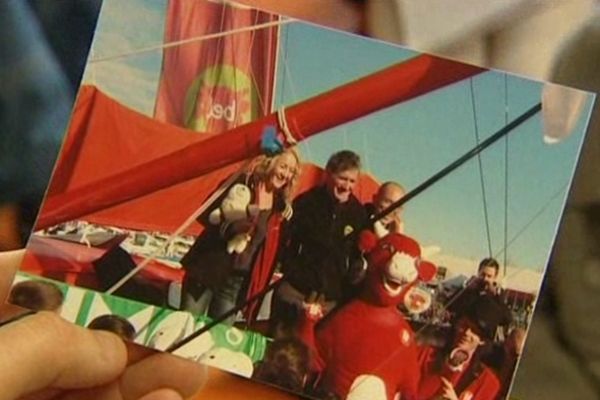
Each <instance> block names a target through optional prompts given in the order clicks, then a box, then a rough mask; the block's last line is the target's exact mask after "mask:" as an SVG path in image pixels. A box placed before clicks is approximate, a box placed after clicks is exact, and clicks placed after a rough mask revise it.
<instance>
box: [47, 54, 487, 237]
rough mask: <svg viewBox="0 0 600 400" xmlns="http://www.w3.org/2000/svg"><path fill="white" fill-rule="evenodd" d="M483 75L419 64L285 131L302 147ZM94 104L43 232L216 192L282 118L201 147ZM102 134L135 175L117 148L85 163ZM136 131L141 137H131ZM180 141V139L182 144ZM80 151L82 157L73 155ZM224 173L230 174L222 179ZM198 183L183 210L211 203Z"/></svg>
mask: <svg viewBox="0 0 600 400" xmlns="http://www.w3.org/2000/svg"><path fill="white" fill-rule="evenodd" d="M483 71H484V70H483V69H481V68H478V67H473V66H469V65H465V64H461V63H456V62H452V61H448V60H444V59H440V58H437V57H432V56H425V55H423V56H419V57H415V58H413V59H411V60H409V61H407V62H404V63H401V64H397V65H393V66H391V67H389V68H386V69H384V70H382V71H379V72H377V73H375V74H372V75H369V76H367V77H364V78H361V79H359V80H357V81H354V82H350V83H348V84H346V85H343V86H341V87H338V88H336V89H333V90H331V91H329V92H326V93H323V94H321V95H319V96H316V97H314V98H311V99H308V100H305V101H303V102H301V103H298V104H296V105H294V106H291V107H289V108H288V109H287V110H286V115H287V123H288V125H289V127H290V129H291V131H292V132H293V133H294V135H295V136H296V137H297V138H298V139H300V140H302V139H305V138H307V137H310V136H311V135H314V134H317V133H320V132H322V131H324V130H326V129H328V128H331V127H334V126H337V125H339V124H341V123H344V122H348V121H351V120H353V119H356V118H359V117H361V116H364V115H367V114H369V113H371V112H374V111H377V110H380V109H383V108H385V107H388V106H391V105H394V104H397V103H400V102H402V101H406V100H410V99H412V98H414V97H417V96H419V95H422V94H425V93H428V92H431V91H432V90H435V89H438V88H441V87H443V86H446V85H448V84H451V83H454V82H456V81H458V80H461V79H464V78H467V77H470V76H472V75H474V74H477V73H480V72H483ZM82 96H84V94H82ZM92 96H93V99H91V100H89V101H88V100H87V99H82V98H80V101H79V102H78V108H80V107H81V108H86V107H85V106H86V105H87V107H91V110H89V109H88V110H87V111H86V112H83V110H77V111H76V115H75V116H74V118H75V119H77V118H82V120H76V121H74V123H73V124H72V125H71V129H70V132H69V136H71V135H73V137H70V138H68V141H67V145H66V150H67V151H66V153H65V156H64V157H63V158H64V159H61V164H60V165H59V168H61V170H58V171H57V173H56V176H57V179H58V183H57V184H56V186H54V184H53V188H52V189H51V192H50V195H49V196H48V199H47V201H46V203H45V205H44V207H43V209H42V212H41V215H40V219H39V220H38V229H39V228H43V227H48V226H52V225H54V224H57V223H59V222H63V221H67V220H72V219H77V218H81V217H83V216H87V215H89V214H93V213H98V212H99V211H100V210H104V209H107V208H110V207H114V206H116V205H118V204H121V203H126V202H129V201H130V200H133V199H136V198H140V197H144V196H147V195H148V194H150V193H153V192H156V191H160V190H161V189H166V188H170V187H172V186H174V185H192V181H190V180H192V179H194V178H197V177H199V176H203V175H204V179H203V180H202V182H204V184H206V183H207V182H210V184H208V186H207V187H208V188H210V189H214V186H215V183H216V182H218V181H220V179H221V177H222V176H224V175H227V174H228V173H230V172H231V171H233V170H235V168H236V166H235V164H236V163H239V162H241V161H243V160H245V159H248V158H250V157H254V156H257V155H259V154H260V153H261V151H262V150H261V145H260V144H261V137H262V135H263V133H264V130H265V128H267V127H269V126H278V122H277V115H276V114H271V115H269V116H267V117H265V118H262V119H260V120H257V121H254V122H252V123H249V124H246V125H243V126H240V127H238V128H235V129H233V130H231V131H228V132H225V133H222V134H219V135H213V136H210V137H207V138H205V139H204V140H202V139H203V138H198V137H197V136H193V135H191V134H190V133H189V132H188V131H185V130H183V129H181V128H177V127H174V126H170V125H167V124H160V123H158V122H156V121H153V120H152V119H150V118H147V117H144V118H141V119H137V118H135V117H134V116H133V114H135V113H134V112H133V111H131V110H127V109H124V108H122V107H121V108H122V109H119V110H114V108H118V107H117V105H116V104H117V103H116V102H112V103H110V104H109V103H106V104H98V105H97V106H96V104H95V103H96V102H97V99H98V98H100V97H102V95H98V94H97V92H96V94H92ZM111 108H113V109H111ZM320 110H327V112H326V113H324V112H321V111H320ZM111 112H112V114H111ZM116 115H119V117H117V116H116ZM86 116H87V118H86ZM94 116H98V118H93V117H94ZM128 121H135V123H129V122H128ZM77 129H79V130H77ZM98 130H103V131H104V132H105V133H106V134H109V133H110V135H111V136H112V135H114V136H112V137H114V138H117V139H116V140H117V141H119V142H120V145H119V146H117V148H118V149H128V154H130V155H131V154H135V160H134V163H130V164H128V165H129V166H130V168H128V169H127V168H124V167H123V168H122V167H121V166H120V165H119V164H118V162H117V160H118V158H119V157H122V156H124V155H125V153H119V150H113V149H112V147H111V148H106V149H105V150H104V151H103V152H98V154H100V159H95V160H93V159H90V160H83V158H86V157H87V156H85V155H84V154H82V153H83V150H84V148H85V149H87V151H92V152H97V150H96V149H95V146H97V144H94V143H93V141H94V140H96V139H93V138H89V137H88V132H90V131H94V132H97V131H98ZM136 130H142V131H143V132H144V133H143V134H142V132H139V135H138V134H137V133H132V132H134V131H136ZM160 134H162V136H161V137H160V138H159V135H160ZM144 135H145V136H144ZM95 136H98V135H95ZM176 136H181V139H179V138H176ZM140 137H141V138H142V139H141V141H140V139H139V138H140ZM184 137H185V138H184ZM121 142H122V143H121ZM184 142H185V144H184ZM84 143H85V146H84V145H83V144H84ZM90 148H92V149H93V150H89V149H90ZM76 149H79V150H80V151H79V152H77V151H74V150H76ZM146 152H147V154H146ZM74 159H77V161H73V160H74ZM73 162H76V163H78V164H79V163H85V164H86V165H87V168H85V169H84V171H86V172H85V173H86V174H87V175H86V176H87V178H86V179H84V178H82V177H78V176H76V175H74V174H69V173H68V172H66V170H63V169H62V165H68V164H70V163H73ZM132 165H133V166H132ZM221 168H225V169H226V171H219V169H221ZM109 171H110V173H108V172H109ZM71 175H72V176H71ZM211 179H212V180H211ZM199 182H200V181H196V182H195V184H194V185H198V186H196V187H197V188H198V192H197V193H198V196H195V197H194V198H192V199H190V198H186V199H181V200H182V201H181V203H180V204H184V201H185V200H188V202H185V204H186V205H187V204H189V201H191V203H193V202H194V201H197V200H200V199H201V198H202V197H201V194H202V193H204V195H205V196H206V193H210V192H211V191H212V190H206V189H207V187H202V185H201V184H199ZM198 203H199V201H198ZM198 203H197V204H198ZM117 207H118V206H117ZM171 211H172V210H162V211H161V212H162V213H170V212H171ZM100 213H101V212H100ZM148 228H150V227H147V228H146V229H148Z"/></svg>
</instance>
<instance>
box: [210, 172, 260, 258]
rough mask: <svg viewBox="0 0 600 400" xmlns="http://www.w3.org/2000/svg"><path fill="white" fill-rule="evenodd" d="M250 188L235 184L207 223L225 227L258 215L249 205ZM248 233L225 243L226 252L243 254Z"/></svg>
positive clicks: (253, 206) (247, 240) (239, 234)
mask: <svg viewBox="0 0 600 400" xmlns="http://www.w3.org/2000/svg"><path fill="white" fill-rule="evenodd" d="M250 199H251V195H250V188H249V187H248V186H246V185H243V184H241V183H236V184H235V185H233V186H232V187H231V189H229V192H227V196H225V198H224V199H223V202H222V203H221V206H220V207H219V208H217V209H215V210H213V211H212V212H211V213H210V214H209V216H208V221H209V222H210V223H211V224H213V225H219V224H223V226H224V227H227V226H228V225H229V224H231V223H232V222H236V221H241V220H244V219H248V218H249V217H253V216H256V215H257V214H258V206H256V205H251V204H250ZM250 239H251V237H250V235H249V234H248V233H238V234H236V235H235V236H234V237H233V238H231V239H230V240H229V242H228V243H227V252H228V253H229V254H231V253H233V252H235V253H237V254H239V253H241V252H243V251H244V250H245V249H246V246H247V245H248V242H250Z"/></svg>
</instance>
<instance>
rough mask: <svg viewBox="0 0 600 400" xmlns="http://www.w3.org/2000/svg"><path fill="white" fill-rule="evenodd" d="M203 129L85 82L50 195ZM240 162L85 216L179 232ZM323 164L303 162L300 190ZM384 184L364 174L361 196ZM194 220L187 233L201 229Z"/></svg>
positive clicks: (142, 159) (190, 139)
mask: <svg viewBox="0 0 600 400" xmlns="http://www.w3.org/2000/svg"><path fill="white" fill-rule="evenodd" d="M205 138H206V137H205V134H197V133H194V132H190V131H188V130H185V129H180V128H177V127H174V126H172V125H167V124H163V123H160V122H157V121H155V120H153V119H151V118H148V117H146V116H144V115H142V114H139V113H137V112H135V111H132V110H130V109H128V108H126V107H125V106H123V105H121V104H119V103H118V102H116V101H115V100H113V99H111V98H110V97H108V96H106V95H105V94H103V93H102V92H101V91H99V90H98V89H96V88H94V87H91V86H84V87H83V88H82V90H81V92H80V95H79V97H78V99H77V104H76V107H75V111H74V113H73V118H72V122H71V126H70V129H69V134H68V135H67V139H66V142H65V144H64V146H63V153H62V154H61V158H60V160H59V164H58V166H57V168H56V171H55V173H54V176H53V179H52V183H51V186H50V189H49V196H56V195H58V194H60V193H65V192H67V193H68V192H69V191H71V190H74V189H77V188H78V187H82V186H85V185H86V184H89V183H90V182H95V181H97V180H99V179H102V178H104V177H110V176H112V175H114V174H117V173H120V172H123V171H128V170H129V169H130V168H132V167H135V166H137V165H140V164H144V163H147V162H152V160H153V159H155V158H159V157H161V156H162V155H164V154H168V153H170V152H172V151H174V150H178V149H181V148H184V147H186V146H188V145H190V144H192V143H196V142H199V141H202V140H205ZM238 168H240V164H239V163H237V164H233V165H231V166H228V167H226V168H222V169H219V170H217V171H214V172H212V173H210V174H208V175H205V176H202V177H199V178H195V179H191V180H189V181H186V182H183V183H180V184H177V185H174V186H171V187H168V188H166V189H163V190H160V191H157V192H154V193H151V194H149V195H146V196H142V197H139V198H137V199H134V200H131V201H128V202H125V203H122V204H119V205H117V206H114V207H110V208H107V209H104V210H101V211H98V212H95V213H91V214H88V215H84V216H82V217H81V219H84V220H86V221H89V222H92V223H95V224H99V225H106V226H115V227H120V228H127V229H132V230H143V231H158V232H166V233H170V232H174V231H175V230H176V229H177V228H178V227H179V226H180V225H181V224H182V223H183V222H184V221H185V220H186V219H187V218H188V217H189V216H190V215H191V214H192V213H193V212H194V211H195V210H196V209H197V208H198V207H199V206H200V205H201V204H202V203H203V202H204V200H205V199H206V198H207V197H208V196H209V195H210V194H211V193H212V192H213V191H214V190H215V189H216V188H217V187H218V186H219V183H220V182H221V181H223V180H224V179H226V177H227V176H229V175H230V174H232V173H233V172H235V171H236V170H237V169H238ZM322 179H323V170H322V169H321V168H320V167H318V166H316V165H313V164H305V165H303V166H302V174H301V177H300V181H299V185H298V190H297V192H296V194H299V193H302V192H304V191H305V190H308V189H310V188H311V187H314V186H315V185H317V184H319V183H320V182H321V181H322ZM377 187H378V184H377V182H376V181H375V179H373V178H372V177H371V176H369V175H368V174H363V175H362V177H361V180H360V182H359V184H358V186H357V189H356V193H357V196H358V197H359V198H360V199H361V200H362V201H370V200H371V197H372V195H373V193H374V192H375V191H376V190H377ZM201 229H202V227H201V225H200V224H197V223H194V224H192V225H191V226H190V227H189V228H188V229H187V230H186V231H185V233H187V234H194V235H196V234H198V233H199V232H200V231H201Z"/></svg>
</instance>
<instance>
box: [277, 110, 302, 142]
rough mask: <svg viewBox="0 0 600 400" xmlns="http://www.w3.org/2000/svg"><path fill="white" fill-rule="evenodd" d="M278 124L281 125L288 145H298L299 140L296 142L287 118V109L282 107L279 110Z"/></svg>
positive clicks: (280, 127)
mask: <svg viewBox="0 0 600 400" xmlns="http://www.w3.org/2000/svg"><path fill="white" fill-rule="evenodd" d="M277 123H278V124H279V129H281V132H282V133H283V136H285V141H286V143H287V144H288V145H290V146H294V145H296V144H297V143H298V140H296V138H295V137H294V134H293V133H292V131H291V130H290V127H289V125H288V122H287V118H286V116H285V107H281V108H280V109H279V110H277Z"/></svg>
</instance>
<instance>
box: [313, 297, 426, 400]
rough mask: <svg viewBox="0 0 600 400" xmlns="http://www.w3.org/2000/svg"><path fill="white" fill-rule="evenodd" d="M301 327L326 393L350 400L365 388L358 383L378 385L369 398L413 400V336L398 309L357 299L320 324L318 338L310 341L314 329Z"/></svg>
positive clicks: (415, 374) (415, 365)
mask: <svg viewBox="0 0 600 400" xmlns="http://www.w3.org/2000/svg"><path fill="white" fill-rule="evenodd" d="M307 325H310V322H308V323H307ZM303 328H304V329H302V336H304V339H305V340H308V342H310V343H309V346H311V347H313V349H314V350H315V351H316V353H317V354H316V356H317V365H316V368H317V369H318V370H320V371H321V372H322V385H323V387H324V388H326V389H327V390H329V391H333V392H334V393H336V394H337V395H338V396H340V397H341V398H342V399H346V397H347V396H348V394H349V393H351V392H358V390H362V389H361V388H357V387H356V386H357V385H358V386H361V385H364V386H365V387H366V386H367V385H371V386H370V387H371V388H372V387H373V384H374V385H375V387H377V388H381V390H379V391H377V393H371V395H370V396H369V398H370V399H371V400H392V399H394V396H395V395H396V393H398V392H400V393H402V399H412V398H414V395H415V393H416V389H417V384H418V382H419V367H418V363H417V348H416V345H415V342H414V333H413V331H412V329H411V328H410V326H409V325H408V323H407V322H406V321H405V319H404V317H403V315H402V314H400V312H398V310H397V309H396V308H395V307H379V306H374V305H372V304H369V303H367V302H365V301H364V300H362V299H357V300H354V301H352V302H350V303H349V304H347V305H346V306H344V307H342V308H341V309H340V310H339V311H337V312H336V313H335V314H334V315H332V316H331V317H330V318H328V319H326V320H324V321H323V323H321V324H320V325H318V326H317V329H316V337H314V338H310V337H307V336H310V332H311V330H312V327H310V326H306V325H305V326H304V327H303ZM313 341H314V343H312V342H313ZM313 344H314V346H313ZM366 381H370V382H366ZM374 382H375V383H374ZM353 385H355V387H354V388H352V386H353ZM351 388H352V389H351ZM363 389H364V388H363ZM361 398H362V397H361Z"/></svg>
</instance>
